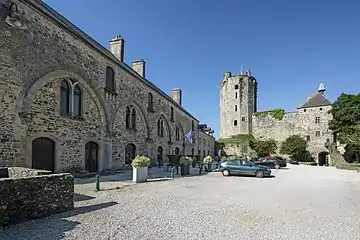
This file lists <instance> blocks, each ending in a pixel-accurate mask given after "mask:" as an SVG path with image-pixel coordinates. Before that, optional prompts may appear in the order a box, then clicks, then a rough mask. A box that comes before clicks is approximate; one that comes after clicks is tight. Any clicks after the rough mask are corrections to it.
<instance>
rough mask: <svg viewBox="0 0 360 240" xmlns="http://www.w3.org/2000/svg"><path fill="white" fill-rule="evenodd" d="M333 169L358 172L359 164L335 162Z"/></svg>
mask: <svg viewBox="0 0 360 240" xmlns="http://www.w3.org/2000/svg"><path fill="white" fill-rule="evenodd" d="M335 167H336V168H337V169H346V170H358V171H359V170H360V163H348V162H345V161H336V162H335Z"/></svg>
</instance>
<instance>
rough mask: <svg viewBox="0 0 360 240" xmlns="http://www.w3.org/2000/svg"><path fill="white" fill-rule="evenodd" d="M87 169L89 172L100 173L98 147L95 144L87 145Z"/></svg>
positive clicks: (89, 143)
mask: <svg viewBox="0 0 360 240" xmlns="http://www.w3.org/2000/svg"><path fill="white" fill-rule="evenodd" d="M85 169H86V170H87V171H88V172H97V171H98V145H97V143H95V142H88V143H87V144H86V145H85Z"/></svg>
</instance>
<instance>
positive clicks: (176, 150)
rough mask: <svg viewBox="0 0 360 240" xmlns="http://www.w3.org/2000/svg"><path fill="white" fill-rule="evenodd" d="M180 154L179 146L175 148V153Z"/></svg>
mask: <svg viewBox="0 0 360 240" xmlns="http://www.w3.org/2000/svg"><path fill="white" fill-rule="evenodd" d="M179 154H180V149H179V148H178V147H176V148H175V155H179Z"/></svg>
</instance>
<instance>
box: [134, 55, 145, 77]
mask: <svg viewBox="0 0 360 240" xmlns="http://www.w3.org/2000/svg"><path fill="white" fill-rule="evenodd" d="M132 69H134V71H135V72H137V73H138V74H139V75H140V76H142V77H143V78H145V61H144V59H140V60H136V61H133V62H132Z"/></svg>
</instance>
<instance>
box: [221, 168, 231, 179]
mask: <svg viewBox="0 0 360 240" xmlns="http://www.w3.org/2000/svg"><path fill="white" fill-rule="evenodd" d="M222 175H223V176H225V177H228V176H230V171H229V170H227V169H224V170H222Z"/></svg>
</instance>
